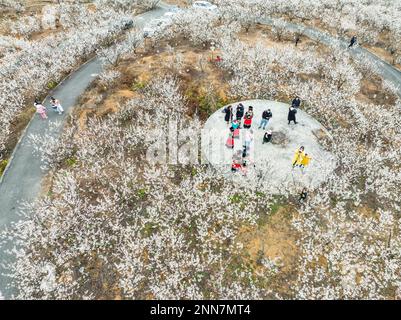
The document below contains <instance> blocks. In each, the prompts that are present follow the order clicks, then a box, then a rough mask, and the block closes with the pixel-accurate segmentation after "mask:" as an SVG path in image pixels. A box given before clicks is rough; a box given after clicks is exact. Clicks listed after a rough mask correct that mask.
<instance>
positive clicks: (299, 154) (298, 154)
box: [292, 147, 305, 168]
mask: <svg viewBox="0 0 401 320" xmlns="http://www.w3.org/2000/svg"><path fill="white" fill-rule="evenodd" d="M304 157H305V148H304V147H300V148H299V149H297V150H296V151H295V155H294V158H293V159H292V167H293V168H295V167H299V166H301V163H302V160H303V158H304Z"/></svg>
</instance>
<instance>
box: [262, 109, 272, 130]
mask: <svg viewBox="0 0 401 320" xmlns="http://www.w3.org/2000/svg"><path fill="white" fill-rule="evenodd" d="M272 117H273V114H272V112H271V110H270V109H268V110H265V111H263V113H262V120H261V121H260V125H259V129H260V128H262V127H263V130H266V126H267V124H268V123H269V120H270V119H271V118H272Z"/></svg>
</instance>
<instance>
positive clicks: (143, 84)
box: [131, 81, 146, 91]
mask: <svg viewBox="0 0 401 320" xmlns="http://www.w3.org/2000/svg"><path fill="white" fill-rule="evenodd" d="M145 87H146V82H144V81H135V82H134V83H133V84H132V86H131V89H132V90H133V91H139V90H142V89H143V88H145Z"/></svg>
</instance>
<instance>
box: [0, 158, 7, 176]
mask: <svg viewBox="0 0 401 320" xmlns="http://www.w3.org/2000/svg"><path fill="white" fill-rule="evenodd" d="M7 164H8V160H2V161H0V176H1V175H2V174H3V172H4V170H6V167H7Z"/></svg>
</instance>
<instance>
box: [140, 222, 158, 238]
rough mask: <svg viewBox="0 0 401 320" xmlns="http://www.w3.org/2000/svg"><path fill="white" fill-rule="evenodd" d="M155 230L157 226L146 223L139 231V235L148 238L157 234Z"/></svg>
mask: <svg viewBox="0 0 401 320" xmlns="http://www.w3.org/2000/svg"><path fill="white" fill-rule="evenodd" d="M157 229H158V226H157V225H156V224H155V223H152V222H147V223H146V224H145V225H144V227H143V229H142V230H141V234H142V236H144V237H150V236H151V235H152V234H154V233H155V232H157Z"/></svg>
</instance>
